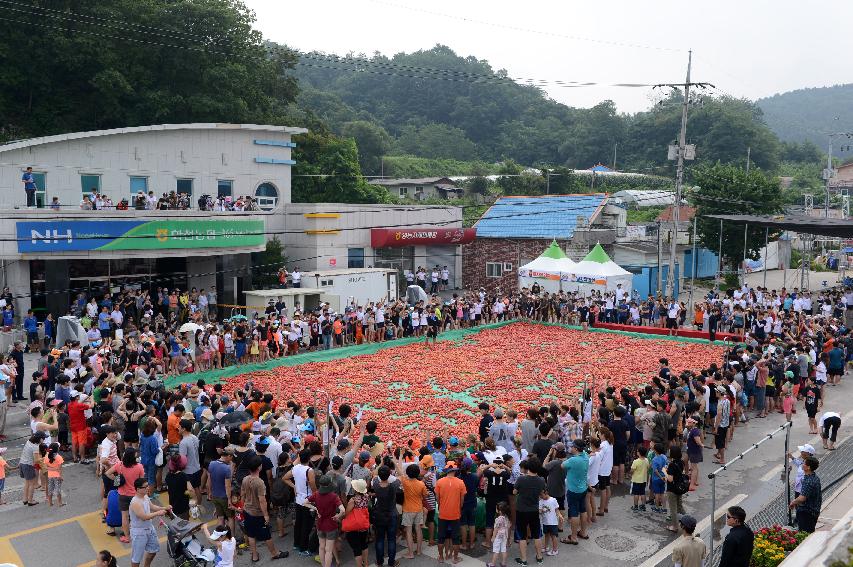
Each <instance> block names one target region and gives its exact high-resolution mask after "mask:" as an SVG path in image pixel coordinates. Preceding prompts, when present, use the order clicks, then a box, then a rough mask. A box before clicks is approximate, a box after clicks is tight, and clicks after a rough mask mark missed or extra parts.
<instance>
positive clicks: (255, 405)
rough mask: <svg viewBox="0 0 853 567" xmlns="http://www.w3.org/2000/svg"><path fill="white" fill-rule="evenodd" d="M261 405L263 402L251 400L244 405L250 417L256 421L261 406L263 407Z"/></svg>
mask: <svg viewBox="0 0 853 567" xmlns="http://www.w3.org/2000/svg"><path fill="white" fill-rule="evenodd" d="M263 405H264V404H263V402H252V403H251V404H249V405H247V406H246V411H247V412H249V413H250V414H252V417H254V418H255V421H257V420H258V418H259V417H260V415H261V408H263Z"/></svg>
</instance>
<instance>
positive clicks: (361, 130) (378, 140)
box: [341, 120, 391, 175]
mask: <svg viewBox="0 0 853 567" xmlns="http://www.w3.org/2000/svg"><path fill="white" fill-rule="evenodd" d="M341 135H342V136H344V137H346V138H352V139H353V140H355V145H356V147H357V148H358V163H359V165H360V166H361V172H362V173H364V174H365V175H378V174H379V172H380V171H381V169H382V168H381V160H382V156H384V155H385V154H386V153H388V150H390V149H391V136H389V135H388V132H386V131H385V128H383V127H382V126H379V125H378V124H375V123H373V122H369V121H367V120H356V121H353V122H346V123H345V124H344V125H343V127H342V128H341Z"/></svg>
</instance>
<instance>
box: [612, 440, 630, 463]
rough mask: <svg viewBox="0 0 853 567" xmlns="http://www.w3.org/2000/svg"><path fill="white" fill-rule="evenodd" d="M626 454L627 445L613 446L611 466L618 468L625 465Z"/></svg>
mask: <svg viewBox="0 0 853 567" xmlns="http://www.w3.org/2000/svg"><path fill="white" fill-rule="evenodd" d="M627 453H628V446H627V445H614V446H613V466H614V467H618V466H619V465H624V464H625V457H626V455H627Z"/></svg>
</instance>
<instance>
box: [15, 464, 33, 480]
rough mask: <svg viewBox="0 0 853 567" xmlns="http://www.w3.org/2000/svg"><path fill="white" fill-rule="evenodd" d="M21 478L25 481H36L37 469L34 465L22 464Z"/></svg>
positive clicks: (20, 466)
mask: <svg viewBox="0 0 853 567" xmlns="http://www.w3.org/2000/svg"><path fill="white" fill-rule="evenodd" d="M19 468H20V474H21V478H22V479H24V480H35V478H36V468H35V467H34V466H33V465H25V464H23V463H21V464H20V465H19Z"/></svg>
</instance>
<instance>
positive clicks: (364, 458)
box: [358, 451, 370, 463]
mask: <svg viewBox="0 0 853 567" xmlns="http://www.w3.org/2000/svg"><path fill="white" fill-rule="evenodd" d="M358 460H359V461H363V462H365V463H366V462H367V461H369V460H370V452H368V451H362V452H361V453H359V454H358Z"/></svg>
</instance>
